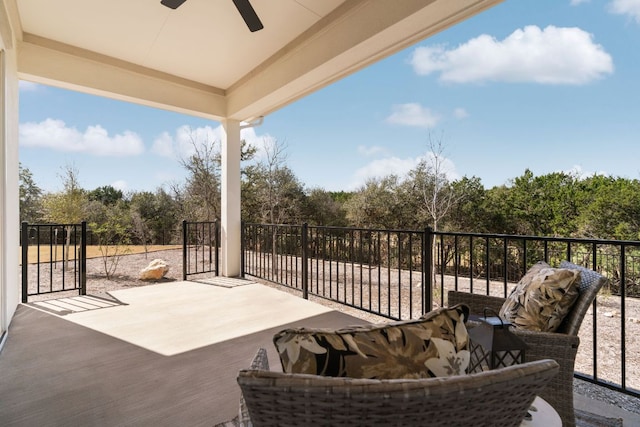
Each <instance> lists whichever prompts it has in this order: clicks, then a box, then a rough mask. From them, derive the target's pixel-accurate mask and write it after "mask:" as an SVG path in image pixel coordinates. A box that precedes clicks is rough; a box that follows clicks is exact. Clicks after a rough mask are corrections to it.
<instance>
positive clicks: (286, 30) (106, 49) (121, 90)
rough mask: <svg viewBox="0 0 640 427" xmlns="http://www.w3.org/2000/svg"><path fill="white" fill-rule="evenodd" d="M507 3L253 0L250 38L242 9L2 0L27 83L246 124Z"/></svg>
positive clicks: (215, 4) (195, 3) (120, 0)
mask: <svg viewBox="0 0 640 427" xmlns="http://www.w3.org/2000/svg"><path fill="white" fill-rule="evenodd" d="M500 1H501V0H393V1H392V0H346V1H345V0H251V4H252V5H253V7H254V9H255V11H256V13H257V14H258V16H259V17H260V19H261V21H262V23H263V25H264V29H262V30H260V31H257V32H254V33H252V32H250V31H249V29H248V28H247V26H246V25H245V23H244V21H243V20H242V18H241V16H240V14H239V13H238V11H237V9H236V8H235V6H234V4H233V2H232V0H187V1H186V2H185V3H184V4H182V5H181V6H180V7H179V8H178V9H176V10H172V9H169V8H167V7H165V6H163V5H161V4H160V0H100V1H98V0H2V3H3V6H4V10H0V23H3V22H5V21H6V22H8V23H9V24H10V26H11V30H12V33H13V35H14V40H15V43H16V44H17V47H18V49H17V50H18V72H19V76H20V78H22V79H25V80H31V81H36V82H41V83H46V84H52V85H57V86H61V87H66V88H70V89H74V90H80V91H84V92H88V93H93V94H97V95H103V96H109V97H113V98H117V99H123V100H128V101H132V102H138V103H142V104H146V105H151V106H156V107H160V108H167V109H171V110H175V111H181V112H185V113H189V114H194V115H199V116H202V117H209V118H212V119H222V118H234V119H238V120H246V119H251V118H254V117H258V116H262V115H265V114H268V113H269V112H271V111H274V110H276V109H278V108H281V107H282V106H283V105H286V104H287V103H289V102H292V101H294V100H296V99H298V98H300V97H302V96H305V95H306V94H308V93H310V92H313V91H315V90H317V89H319V88H321V87H323V86H325V85H327V84H329V83H331V82H333V81H335V80H337V79H339V78H342V77H344V76H346V75H348V74H350V73H352V72H355V71H357V70H359V69H361V68H363V67H365V66H367V65H369V64H370V63H372V62H375V61H377V60H379V59H381V58H383V57H385V56H388V55H390V54H392V53H395V52H397V51H398V50H400V49H402V48H405V47H407V46H409V45H411V44H414V43H417V42H418V41H420V40H422V39H424V38H426V37H428V36H429V35H431V34H434V33H436V32H438V31H441V30H442V29H444V28H446V27H448V26H450V25H454V24H455V23H457V22H459V21H460V20H463V19H466V18H468V17H470V16H472V15H473V14H475V13H478V12H480V11H482V10H484V9H485V8H487V7H490V6H492V5H494V4H496V3H499V2H500ZM3 14H4V16H5V18H4V19H2V15H3ZM4 30H6V29H4Z"/></svg>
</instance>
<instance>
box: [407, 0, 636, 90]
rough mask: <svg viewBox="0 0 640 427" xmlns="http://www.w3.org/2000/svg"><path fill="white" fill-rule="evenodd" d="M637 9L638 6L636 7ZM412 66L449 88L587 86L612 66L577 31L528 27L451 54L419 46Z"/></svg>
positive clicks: (464, 46) (441, 48)
mask: <svg viewBox="0 0 640 427" xmlns="http://www.w3.org/2000/svg"><path fill="white" fill-rule="evenodd" d="M636 3H637V1H636ZM411 64H412V65H413V68H414V71H415V72H416V73H417V74H420V75H428V74H431V73H435V72H437V73H440V77H439V78H440V80H441V81H443V82H450V83H470V82H486V81H502V82H534V83H541V84H574V85H579V84H586V83H589V82H591V81H593V80H596V79H599V78H602V77H604V76H605V75H607V74H611V73H613V60H612V58H611V55H609V54H608V53H607V52H606V51H605V50H604V48H603V47H602V46H601V45H598V44H595V43H594V41H593V36H592V35H591V34H589V33H587V32H586V31H583V30H581V29H580V28H558V27H554V26H548V27H546V28H545V29H544V30H542V29H540V28H539V27H537V26H534V25H531V26H527V27H525V28H524V29H518V30H516V31H514V32H513V33H512V34H511V35H509V36H508V37H507V38H505V39H504V40H496V39H495V38H493V37H491V36H489V35H486V34H483V35H481V36H478V37H476V38H474V39H471V40H469V41H468V42H467V43H465V44H462V45H460V46H458V47H457V48H455V49H450V50H447V49H445V47H444V46H422V47H418V48H416V49H415V50H414V51H413V55H412V58H411Z"/></svg>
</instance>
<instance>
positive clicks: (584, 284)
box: [560, 260, 602, 292]
mask: <svg viewBox="0 0 640 427" xmlns="http://www.w3.org/2000/svg"><path fill="white" fill-rule="evenodd" d="M560 268H568V269H571V270H578V271H580V283H579V285H578V290H579V291H580V292H584V291H586V290H587V289H589V288H591V287H593V286H596V285H597V284H598V282H599V281H600V280H602V275H600V274H599V273H596V272H595V271H593V270H589V269H588V268H586V267H583V266H581V265H578V264H574V263H572V262H569V261H567V260H564V261H562V262H560Z"/></svg>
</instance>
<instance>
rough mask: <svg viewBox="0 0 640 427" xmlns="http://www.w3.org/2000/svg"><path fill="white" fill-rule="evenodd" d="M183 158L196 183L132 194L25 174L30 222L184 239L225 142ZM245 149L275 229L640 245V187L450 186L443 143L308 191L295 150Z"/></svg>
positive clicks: (258, 210)
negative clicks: (382, 170)
mask: <svg viewBox="0 0 640 427" xmlns="http://www.w3.org/2000/svg"><path fill="white" fill-rule="evenodd" d="M192 142H193V146H194V153H193V154H192V155H191V156H189V157H188V158H186V159H182V160H181V165H182V166H183V167H184V169H185V171H186V172H187V174H186V179H185V181H184V182H182V183H172V184H169V185H167V186H165V187H160V188H157V189H156V190H155V191H131V192H127V193H124V192H122V191H121V190H118V189H116V188H114V187H112V186H103V187H98V188H95V189H92V190H87V189H83V188H81V186H80V185H79V171H78V170H77V169H76V168H75V167H73V166H66V167H64V168H63V169H62V173H61V176H60V179H61V182H62V184H63V189H62V190H60V191H57V192H49V193H47V192H44V191H42V190H41V189H40V188H39V187H38V185H37V184H36V181H35V179H34V176H33V174H32V172H31V171H30V170H29V169H28V168H26V167H22V165H21V167H20V177H19V178H20V219H21V221H27V222H29V223H79V222H81V221H87V223H88V224H89V228H90V229H91V230H92V232H94V233H97V234H98V235H99V236H100V237H101V238H102V242H103V243H104V242H107V243H108V242H112V241H113V242H117V243H118V244H130V243H135V244H145V245H146V244H166V243H171V242H174V243H176V242H179V239H180V238H179V236H180V230H181V228H180V227H181V223H182V221H183V220H187V221H214V220H216V219H219V217H220V192H221V190H220V181H221V177H220V172H221V162H220V160H221V159H220V150H219V144H218V143H215V142H213V143H209V144H196V142H195V141H192ZM264 144H265V146H264V150H263V151H262V152H261V155H260V156H257V152H256V149H255V148H254V147H249V146H248V145H247V144H245V143H244V142H243V145H242V156H241V159H242V174H241V179H242V187H241V188H242V219H243V220H244V221H246V222H258V223H270V224H285V223H288V224H301V223H304V222H306V223H309V224H310V225H326V226H339V227H361V228H384V229H406V230H420V229H424V228H425V227H432V228H434V229H436V230H441V231H458V232H477V233H500V234H517V235H532V236H562V237H584V238H594V239H596V238H597V239H618V240H640V181H638V180H637V179H628V178H621V177H611V176H604V175H592V176H589V177H580V176H577V175H575V174H571V173H565V172H554V173H549V174H546V175H541V176H535V175H534V174H533V172H532V171H531V170H528V169H527V170H525V171H524V173H523V174H522V175H521V176H519V177H515V178H513V179H512V180H510V181H509V182H508V183H507V184H505V185H501V186H496V187H493V188H488V189H487V188H485V187H484V186H483V184H482V181H481V179H480V178H478V177H466V176H465V177H463V178H460V179H458V180H449V179H448V178H447V176H446V174H445V171H444V168H443V164H442V159H443V156H442V144H441V142H440V141H436V143H430V147H429V148H430V149H431V150H430V155H429V156H426V157H425V160H423V161H421V162H420V163H419V164H418V165H417V166H416V167H415V168H414V169H412V170H411V171H410V172H409V173H408V174H407V175H406V176H403V177H401V176H397V175H393V174H390V175H388V176H385V177H382V178H377V179H371V180H369V181H367V182H366V183H365V184H364V185H362V186H361V187H360V188H359V189H357V190H355V191H337V192H336V191H326V190H324V189H322V188H307V187H306V186H305V185H304V184H303V183H302V182H301V181H300V180H299V179H298V178H297V177H296V175H295V173H294V172H293V171H292V170H291V169H290V168H289V167H288V166H287V162H286V147H285V146H284V145H283V144H280V143H278V142H274V141H265V143H264Z"/></svg>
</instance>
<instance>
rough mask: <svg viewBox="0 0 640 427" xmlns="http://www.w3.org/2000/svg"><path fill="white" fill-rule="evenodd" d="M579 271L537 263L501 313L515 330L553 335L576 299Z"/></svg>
mask: <svg viewBox="0 0 640 427" xmlns="http://www.w3.org/2000/svg"><path fill="white" fill-rule="evenodd" d="M579 284H580V271H579V270H575V269H568V268H552V267H550V266H549V265H548V264H546V263H544V262H539V263H537V264H535V265H534V266H533V267H531V268H530V269H529V271H527V274H525V275H524V277H523V278H522V279H520V282H518V284H517V285H516V287H515V288H513V290H512V291H511V293H510V294H509V296H508V297H507V299H506V300H505V302H504V304H503V305H502V308H501V309H500V313H499V314H500V317H502V318H503V319H505V320H507V321H508V322H511V323H513V324H514V325H515V326H516V327H517V328H521V329H527V330H530V331H538V332H554V331H555V330H557V329H558V327H559V326H560V324H561V323H562V321H563V320H564V318H565V316H566V315H567V314H568V313H569V311H571V308H572V307H573V305H574V303H575V302H576V300H577V299H578V295H579V291H578V287H579Z"/></svg>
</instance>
